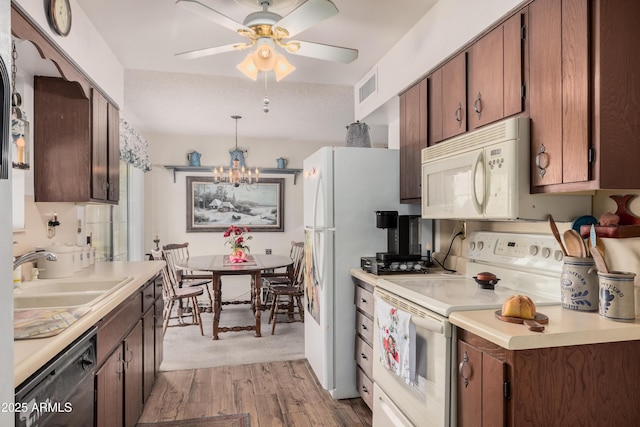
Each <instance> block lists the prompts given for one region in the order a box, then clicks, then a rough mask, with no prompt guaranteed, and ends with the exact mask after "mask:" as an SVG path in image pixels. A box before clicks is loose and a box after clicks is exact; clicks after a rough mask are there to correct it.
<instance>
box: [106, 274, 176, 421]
mask: <svg viewBox="0 0 640 427" xmlns="http://www.w3.org/2000/svg"><path fill="white" fill-rule="evenodd" d="M157 283H160V285H161V279H160V278H159V277H156V278H154V279H152V280H150V281H149V282H147V283H146V284H145V285H144V286H142V287H141V288H140V290H139V291H138V292H136V293H134V294H133V295H132V296H131V297H129V298H128V299H127V300H125V301H124V302H123V303H121V304H120V305H119V306H118V307H117V308H115V309H114V310H113V311H112V312H111V313H109V314H108V315H107V316H105V317H104V318H103V319H102V320H100V321H99V322H98V324H97V325H98V337H97V343H96V353H97V356H98V371H97V373H96V381H95V384H96V427H123V426H124V427H135V425H136V423H137V421H138V418H140V415H141V414H142V408H143V405H144V401H145V399H146V398H147V397H148V395H149V393H150V392H151V388H152V387H153V383H154V381H155V377H156V374H157V371H158V367H159V366H160V363H161V362H162V308H163V304H162V294H161V293H160V294H156V290H158V289H161V287H160V288H159V287H158V286H157V285H156V284H157ZM158 308H159V309H160V313H159V314H158V313H156V311H157V310H158ZM158 330H160V333H158Z"/></svg>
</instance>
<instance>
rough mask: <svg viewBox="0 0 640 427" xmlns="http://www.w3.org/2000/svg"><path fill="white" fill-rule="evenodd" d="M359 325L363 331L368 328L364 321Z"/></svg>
mask: <svg viewBox="0 0 640 427" xmlns="http://www.w3.org/2000/svg"><path fill="white" fill-rule="evenodd" d="M360 326H362V329H364V330H365V331H366V330H367V329H368V328H367V325H365V324H364V323H363V324H362V325H360Z"/></svg>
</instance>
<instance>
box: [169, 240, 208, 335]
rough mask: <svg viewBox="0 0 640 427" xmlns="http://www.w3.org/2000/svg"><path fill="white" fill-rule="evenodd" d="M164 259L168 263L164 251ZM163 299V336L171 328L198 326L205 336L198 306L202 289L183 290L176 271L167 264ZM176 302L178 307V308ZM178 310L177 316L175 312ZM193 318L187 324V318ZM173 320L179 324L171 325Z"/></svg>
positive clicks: (190, 288) (191, 287) (187, 288)
mask: <svg viewBox="0 0 640 427" xmlns="http://www.w3.org/2000/svg"><path fill="white" fill-rule="evenodd" d="M162 254H163V258H164V259H165V262H166V255H167V254H166V253H165V251H164V250H163V251H162ZM162 278H163V281H162V298H163V299H164V313H163V322H162V335H163V336H164V334H165V333H166V332H167V328H168V327H169V326H186V325H198V326H199V327H200V335H204V331H203V329H202V318H201V317H200V307H199V306H198V297H199V296H201V295H203V294H204V290H203V288H202V287H198V286H188V287H185V288H181V287H180V284H179V282H178V278H177V276H176V273H175V270H174V269H173V268H171V267H170V266H169V263H168V262H167V263H166V265H165V267H164V268H163V269H162ZM176 302H177V303H178V305H177V306H176ZM174 308H175V310H176V313H175V315H174V314H173V310H174ZM189 316H190V317H191V322H190V323H187V322H185V320H184V318H185V317H189ZM171 319H177V320H178V322H177V324H174V325H170V324H169V321H170V320H171Z"/></svg>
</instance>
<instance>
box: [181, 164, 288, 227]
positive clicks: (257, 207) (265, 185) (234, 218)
mask: <svg viewBox="0 0 640 427" xmlns="http://www.w3.org/2000/svg"><path fill="white" fill-rule="evenodd" d="M230 225H235V226H242V227H249V228H250V229H251V231H252V232H254V231H284V178H274V179H261V180H260V182H258V183H253V184H251V185H246V184H240V185H239V186H237V187H236V186H235V185H234V184H230V183H228V182H219V183H216V182H214V179H213V177H200V176H188V177H187V233H193V232H209V231H225V230H226V229H227V228H229V226H230Z"/></svg>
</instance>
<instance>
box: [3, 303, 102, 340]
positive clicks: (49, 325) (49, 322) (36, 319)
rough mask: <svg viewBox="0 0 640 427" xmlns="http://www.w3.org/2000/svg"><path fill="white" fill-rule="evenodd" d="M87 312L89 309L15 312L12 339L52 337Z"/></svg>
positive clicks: (48, 309) (49, 309)
mask: <svg viewBox="0 0 640 427" xmlns="http://www.w3.org/2000/svg"><path fill="white" fill-rule="evenodd" d="M89 311H91V308H90V307H78V308H46V309H33V310H16V311H14V313H13V316H14V318H13V339H14V340H24V339H32V338H46V337H52V336H54V335H57V334H59V333H60V332H62V331H64V330H65V329H66V328H67V327H69V326H70V325H71V324H73V323H74V322H75V321H76V320H78V319H79V318H81V317H82V316H84V315H85V314H87V313H88V312H89Z"/></svg>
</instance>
